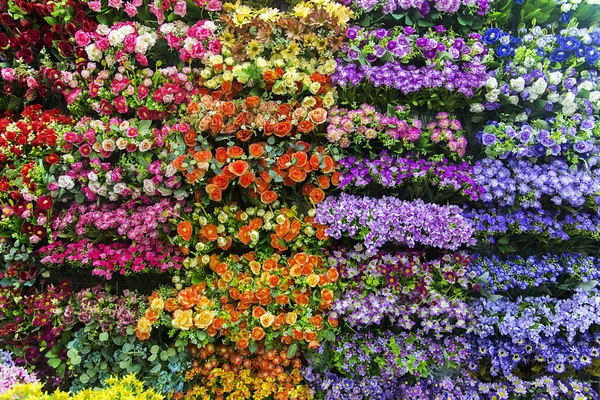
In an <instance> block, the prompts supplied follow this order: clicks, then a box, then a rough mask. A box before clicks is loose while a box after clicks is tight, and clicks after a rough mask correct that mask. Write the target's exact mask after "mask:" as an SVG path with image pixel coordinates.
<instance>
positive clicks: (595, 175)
mask: <svg viewBox="0 0 600 400" xmlns="http://www.w3.org/2000/svg"><path fill="white" fill-rule="evenodd" d="M473 172H474V173H475V176H476V177H475V182H476V183H477V185H479V186H481V187H483V188H484V192H483V194H482V195H481V199H482V200H483V201H485V202H487V203H494V204H497V205H499V206H513V205H516V204H518V205H520V206H521V207H523V208H542V204H541V202H540V200H543V199H544V198H548V199H549V200H551V201H552V202H553V203H554V204H556V205H561V204H567V205H570V206H573V207H582V206H584V205H585V204H586V201H587V202H588V205H592V206H593V207H594V208H596V207H597V206H598V205H599V204H600V172H598V170H594V171H590V170H588V169H585V168H581V167H580V168H575V170H573V169H572V168H570V167H569V165H568V164H567V163H566V162H565V161H564V160H554V161H551V162H550V163H548V164H542V165H537V164H534V163H532V162H531V161H528V160H515V159H512V160H508V161H502V160H493V159H489V158H486V159H484V160H482V161H479V162H477V163H476V164H475V166H474V169H473Z"/></svg>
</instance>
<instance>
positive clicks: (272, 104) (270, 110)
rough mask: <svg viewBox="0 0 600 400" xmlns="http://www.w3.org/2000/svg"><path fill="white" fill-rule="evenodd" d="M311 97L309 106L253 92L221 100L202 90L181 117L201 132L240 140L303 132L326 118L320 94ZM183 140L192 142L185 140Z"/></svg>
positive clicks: (314, 128) (303, 133)
mask: <svg viewBox="0 0 600 400" xmlns="http://www.w3.org/2000/svg"><path fill="white" fill-rule="evenodd" d="M314 100H315V101H314V105H312V107H305V106H303V105H301V104H300V103H297V102H294V103H283V102H281V101H273V100H269V101H266V100H263V99H261V98H259V97H257V96H248V97H246V98H245V99H233V100H230V101H222V100H215V98H214V97H213V96H211V95H208V94H205V95H204V96H202V97H200V100H199V101H197V102H192V103H190V104H189V105H188V107H187V113H186V114H185V115H184V116H183V118H182V121H183V122H185V123H188V124H189V125H190V126H191V127H192V130H193V131H194V132H198V133H199V134H201V135H205V136H212V137H227V138H230V139H233V138H236V139H237V140H239V141H241V142H248V141H249V140H251V139H252V138H254V137H260V136H276V137H279V138H284V137H297V135H302V136H304V135H308V134H310V133H311V132H313V131H316V130H317V129H318V128H319V126H323V124H324V123H325V120H326V119H327V111H326V110H325V108H323V107H322V101H321V100H320V98H319V97H317V96H315V97H314ZM199 141H200V142H202V138H200V139H199ZM186 144H187V145H188V146H195V143H193V142H189V141H186Z"/></svg>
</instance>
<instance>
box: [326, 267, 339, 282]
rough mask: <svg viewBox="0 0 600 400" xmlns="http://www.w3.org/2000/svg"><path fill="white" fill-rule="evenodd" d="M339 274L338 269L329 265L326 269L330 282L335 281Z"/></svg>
mask: <svg viewBox="0 0 600 400" xmlns="http://www.w3.org/2000/svg"><path fill="white" fill-rule="evenodd" d="M339 276H340V275H339V273H338V270H337V269H336V268H335V267H331V268H329V270H328V271H327V278H329V280H330V281H331V282H335V281H337V280H338V278H339Z"/></svg>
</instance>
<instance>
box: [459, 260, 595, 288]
mask: <svg viewBox="0 0 600 400" xmlns="http://www.w3.org/2000/svg"><path fill="white" fill-rule="evenodd" d="M469 274H470V275H471V276H479V277H481V283H482V286H483V287H484V288H485V289H486V290H488V291H489V292H490V293H497V292H499V291H506V290H510V289H513V288H519V289H522V290H526V289H528V288H531V287H539V286H542V285H549V284H557V283H559V282H561V280H562V279H561V278H569V279H576V280H577V281H580V282H589V281H591V280H600V259H598V258H596V257H591V256H586V255H583V254H579V253H565V254H560V255H555V254H544V255H541V256H530V257H526V258H525V257H521V256H518V255H511V256H508V257H506V258H504V259H503V258H500V257H498V256H496V255H492V256H487V257H486V256H482V255H475V256H474V257H473V261H472V262H471V264H470V266H469Z"/></svg>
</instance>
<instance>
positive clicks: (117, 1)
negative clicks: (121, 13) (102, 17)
mask: <svg viewBox="0 0 600 400" xmlns="http://www.w3.org/2000/svg"><path fill="white" fill-rule="evenodd" d="M108 6H109V7H112V8H116V9H117V10H118V9H119V8H121V7H123V2H122V1H121V0H108Z"/></svg>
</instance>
